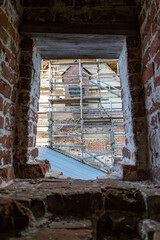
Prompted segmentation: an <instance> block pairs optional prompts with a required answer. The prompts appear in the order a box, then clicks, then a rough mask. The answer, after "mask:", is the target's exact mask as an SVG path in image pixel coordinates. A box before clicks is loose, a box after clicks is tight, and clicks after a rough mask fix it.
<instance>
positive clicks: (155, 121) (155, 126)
mask: <svg viewBox="0 0 160 240" xmlns="http://www.w3.org/2000/svg"><path fill="white" fill-rule="evenodd" d="M150 126H151V127H152V128H153V129H158V116H157V115H155V116H152V119H151V123H150Z"/></svg>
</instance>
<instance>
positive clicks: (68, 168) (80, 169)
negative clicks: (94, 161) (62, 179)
mask: <svg viewBox="0 0 160 240" xmlns="http://www.w3.org/2000/svg"><path fill="white" fill-rule="evenodd" d="M38 149H39V155H38V157H39V158H40V159H47V160H49V162H50V165H51V169H52V170H56V171H60V172H63V175H64V176H66V177H71V178H75V179H83V180H93V179H96V178H97V177H99V176H104V175H105V173H104V172H102V171H100V170H97V169H95V168H93V167H90V166H88V165H86V164H84V163H81V162H78V161H76V160H74V159H73V158H70V157H67V156H65V155H63V154H61V153H59V152H56V151H54V150H52V149H49V148H46V147H38Z"/></svg>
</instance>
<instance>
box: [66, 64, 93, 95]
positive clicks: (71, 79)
mask: <svg viewBox="0 0 160 240" xmlns="http://www.w3.org/2000/svg"><path fill="white" fill-rule="evenodd" d="M81 71H82V76H83V78H82V85H89V84H90V82H89V81H87V79H88V80H89V76H88V75H87V74H89V73H87V72H86V70H85V69H84V68H83V67H82V68H81ZM71 75H72V76H71ZM78 75H79V66H71V67H69V68H68V69H67V70H66V72H65V73H63V81H64V82H78V81H79V77H77V78H75V77H74V76H78ZM70 76H71V77H70ZM84 77H85V78H84ZM86 78H87V79H86ZM72 86H73V85H72ZM76 86H78V84H77V85H76ZM88 92H89V87H86V86H85V87H84V95H85V96H88ZM65 95H66V98H70V96H69V95H70V93H69V87H68V86H66V87H65Z"/></svg>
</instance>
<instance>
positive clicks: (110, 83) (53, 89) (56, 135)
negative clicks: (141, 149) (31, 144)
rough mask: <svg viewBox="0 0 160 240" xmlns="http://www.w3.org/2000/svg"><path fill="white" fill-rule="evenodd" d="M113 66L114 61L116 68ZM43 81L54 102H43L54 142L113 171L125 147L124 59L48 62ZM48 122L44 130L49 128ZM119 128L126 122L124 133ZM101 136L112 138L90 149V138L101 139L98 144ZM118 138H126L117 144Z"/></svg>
mask: <svg viewBox="0 0 160 240" xmlns="http://www.w3.org/2000/svg"><path fill="white" fill-rule="evenodd" d="M109 64H111V65H114V71H113V70H112V69H111V68H110V67H109V66H110V65H109ZM115 66H116V68H115ZM41 82H42V85H41V92H42V94H45V93H46V92H47V91H48V92H49V99H48V101H46V102H43V101H41V102H40V111H39V116H40V115H41V114H42V115H43V114H47V115H48V146H49V147H50V148H54V149H58V150H61V151H62V152H64V153H67V152H68V153H70V154H71V152H72V153H77V155H76V157H79V159H80V160H81V161H82V162H84V163H87V164H90V165H94V166H95V165H96V166H101V168H102V166H103V168H104V169H105V171H107V172H109V171H111V169H112V166H113V163H114V159H115V152H116V150H117V149H122V148H123V146H124V128H123V113H122V102H121V88H120V76H119V72H118V62H117V61H116V60H102V59H95V60H80V59H78V60H74V61H73V60H70V61H68V62H67V61H66V60H61V61H60V60H59V61H58V60H57V61H45V62H44V63H43V65H42V69H41ZM41 109H43V111H41ZM42 122H43V121H42ZM42 122H41V124H40V123H39V125H38V131H39V132H43V131H44V128H45V127H47V124H46V125H44V124H42ZM117 126H121V131H119V130H118V131H116V127H117ZM99 136H100V137H101V139H102V140H103V139H104V140H105V138H106V139H107V140H109V143H108V145H107V146H106V147H104V146H103V147H104V148H105V149H96V147H95V148H94V146H91V147H89V144H90V140H87V139H91V140H94V139H95V140H96V141H97V145H98V142H99V140H98V139H100V137H99ZM104 136H105V137H104ZM116 136H120V137H122V144H116V142H115V138H116ZM92 145H93V144H92ZM101 145H103V144H101ZM104 145H105V143H104ZM73 155H74V154H73Z"/></svg>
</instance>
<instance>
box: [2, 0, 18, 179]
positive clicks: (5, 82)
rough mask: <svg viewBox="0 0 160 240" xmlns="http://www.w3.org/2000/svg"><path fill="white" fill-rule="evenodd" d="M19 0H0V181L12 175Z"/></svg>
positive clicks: (10, 177)
mask: <svg viewBox="0 0 160 240" xmlns="http://www.w3.org/2000/svg"><path fill="white" fill-rule="evenodd" d="M20 14H21V9H20V3H19V1H5V0H2V1H0V183H1V181H2V180H6V181H9V180H11V179H12V178H13V177H14V171H13V167H12V165H13V151H14V149H13V145H14V134H13V133H14V126H15V115H16V92H17V87H18V78H19V32H18V27H19V17H20Z"/></svg>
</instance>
